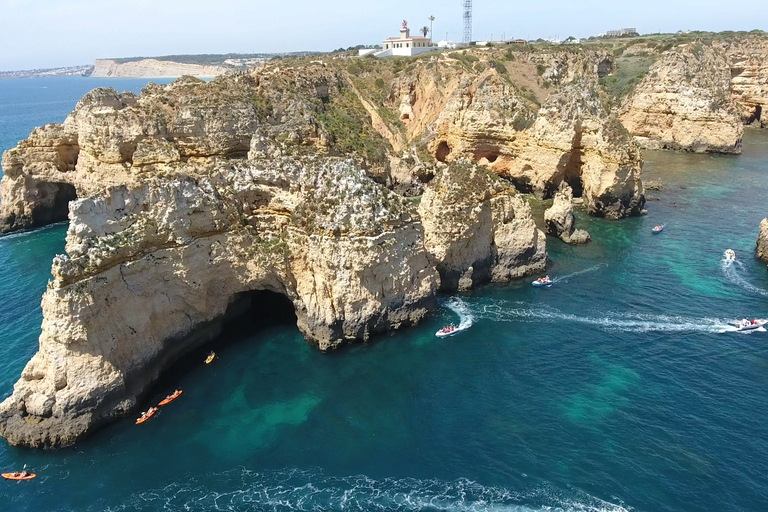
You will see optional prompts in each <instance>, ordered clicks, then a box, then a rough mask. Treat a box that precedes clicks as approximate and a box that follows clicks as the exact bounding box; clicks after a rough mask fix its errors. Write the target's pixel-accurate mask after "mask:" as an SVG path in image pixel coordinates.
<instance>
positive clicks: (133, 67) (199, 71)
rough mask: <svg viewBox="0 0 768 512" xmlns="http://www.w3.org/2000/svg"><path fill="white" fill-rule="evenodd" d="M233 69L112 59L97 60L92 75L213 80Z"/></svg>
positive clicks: (161, 61) (169, 62)
mask: <svg viewBox="0 0 768 512" xmlns="http://www.w3.org/2000/svg"><path fill="white" fill-rule="evenodd" d="M231 72H232V69H231V68H228V67H226V66H207V65H203V64H185V63H181V62H173V61H169V60H158V59H140V60H136V61H132V62H117V61H115V60H111V59H96V60H95V61H94V62H93V71H91V75H90V76H92V77H94V78H179V77H181V76H184V75H189V76H196V77H198V78H213V77H216V76H219V75H223V74H225V73H231Z"/></svg>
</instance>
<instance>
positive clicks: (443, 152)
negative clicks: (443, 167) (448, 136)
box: [435, 141, 451, 163]
mask: <svg viewBox="0 0 768 512" xmlns="http://www.w3.org/2000/svg"><path fill="white" fill-rule="evenodd" d="M450 154H451V147H450V146H449V145H448V143H447V142H445V141H442V142H440V144H438V145H437V152H436V153H435V160H437V161H438V162H443V163H445V159H446V158H448V155H450Z"/></svg>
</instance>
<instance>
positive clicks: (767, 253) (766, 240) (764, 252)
mask: <svg viewBox="0 0 768 512" xmlns="http://www.w3.org/2000/svg"><path fill="white" fill-rule="evenodd" d="M756 250H757V257H758V258H759V259H761V260H763V261H764V262H766V263H768V219H763V221H762V222H761V223H760V234H759V235H757V249H756Z"/></svg>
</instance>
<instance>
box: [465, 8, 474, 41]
mask: <svg viewBox="0 0 768 512" xmlns="http://www.w3.org/2000/svg"><path fill="white" fill-rule="evenodd" d="M471 42H472V0H464V44H469V43H471Z"/></svg>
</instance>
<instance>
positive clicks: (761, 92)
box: [726, 37, 768, 128]
mask: <svg viewBox="0 0 768 512" xmlns="http://www.w3.org/2000/svg"><path fill="white" fill-rule="evenodd" d="M726 58H727V59H728V64H729V66H730V68H731V92H732V96H733V99H734V100H735V101H736V103H737V104H738V105H739V107H740V110H741V118H742V120H743V121H744V123H745V124H749V125H753V126H760V127H763V128H768V41H766V40H765V39H763V38H760V37H747V38H744V39H737V40H735V41H732V42H730V43H729V44H727V46H726Z"/></svg>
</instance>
